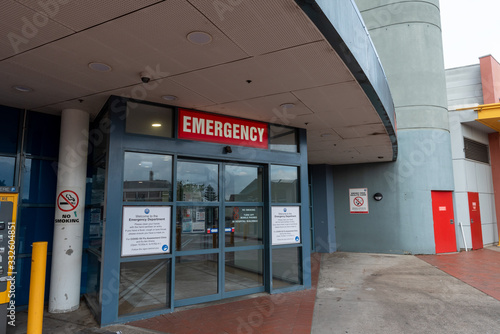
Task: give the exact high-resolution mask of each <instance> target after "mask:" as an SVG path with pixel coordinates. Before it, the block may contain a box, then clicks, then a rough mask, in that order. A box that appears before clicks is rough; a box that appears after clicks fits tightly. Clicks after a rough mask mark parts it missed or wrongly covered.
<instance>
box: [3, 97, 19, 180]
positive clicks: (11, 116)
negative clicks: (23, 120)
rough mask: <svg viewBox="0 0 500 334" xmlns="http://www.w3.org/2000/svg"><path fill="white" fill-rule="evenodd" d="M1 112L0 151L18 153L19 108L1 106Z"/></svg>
mask: <svg viewBox="0 0 500 334" xmlns="http://www.w3.org/2000/svg"><path fill="white" fill-rule="evenodd" d="M0 113H2V131H0V153H11V154H16V152H17V132H18V129H19V110H18V109H14V108H9V107H4V106H0ZM0 172H1V169H0ZM0 180H1V179H0Z"/></svg>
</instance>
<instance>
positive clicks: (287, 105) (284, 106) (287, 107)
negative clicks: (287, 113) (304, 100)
mask: <svg viewBox="0 0 500 334" xmlns="http://www.w3.org/2000/svg"><path fill="white" fill-rule="evenodd" d="M280 107H281V108H283V109H291V108H293V107H295V103H291V102H289V103H283V104H282V105H280Z"/></svg>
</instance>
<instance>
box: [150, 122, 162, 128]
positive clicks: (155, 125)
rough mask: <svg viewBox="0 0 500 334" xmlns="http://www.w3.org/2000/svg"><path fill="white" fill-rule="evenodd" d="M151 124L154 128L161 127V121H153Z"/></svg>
mask: <svg viewBox="0 0 500 334" xmlns="http://www.w3.org/2000/svg"><path fill="white" fill-rule="evenodd" d="M151 126H152V127H153V128H159V127H161V123H153V124H151Z"/></svg>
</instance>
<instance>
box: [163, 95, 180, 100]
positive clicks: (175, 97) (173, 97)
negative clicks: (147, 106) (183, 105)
mask: <svg viewBox="0 0 500 334" xmlns="http://www.w3.org/2000/svg"><path fill="white" fill-rule="evenodd" d="M161 98H162V99H164V100H167V101H175V100H177V96H175V95H163V96H162V97H161Z"/></svg>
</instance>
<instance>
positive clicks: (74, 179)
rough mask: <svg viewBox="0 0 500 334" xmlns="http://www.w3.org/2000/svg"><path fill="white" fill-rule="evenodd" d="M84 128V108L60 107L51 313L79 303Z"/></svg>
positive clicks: (86, 120)
mask: <svg viewBox="0 0 500 334" xmlns="http://www.w3.org/2000/svg"><path fill="white" fill-rule="evenodd" d="M88 130H89V114H88V113H87V112H85V111H81V110H77V109H65V110H63V111H62V115H61V139H60V143H59V163H58V172H57V195H56V197H57V198H56V210H55V221H54V242H53V246H52V271H51V279H50V294H49V312H51V313H65V312H71V311H75V310H77V309H78V307H79V306H80V280H81V270H82V243H83V225H84V212H85V185H86V176H87V150H88Z"/></svg>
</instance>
